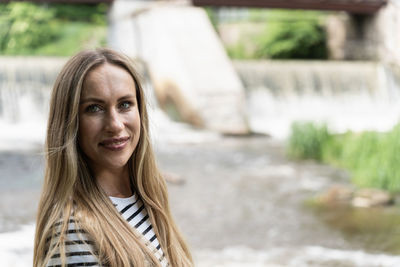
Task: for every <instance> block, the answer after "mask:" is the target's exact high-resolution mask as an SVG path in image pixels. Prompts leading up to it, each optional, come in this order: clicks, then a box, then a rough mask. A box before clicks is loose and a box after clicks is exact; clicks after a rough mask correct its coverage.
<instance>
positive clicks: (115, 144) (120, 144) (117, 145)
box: [99, 137, 129, 151]
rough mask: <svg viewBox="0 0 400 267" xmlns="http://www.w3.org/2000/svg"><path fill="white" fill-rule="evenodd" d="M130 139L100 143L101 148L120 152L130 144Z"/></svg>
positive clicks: (112, 139)
mask: <svg viewBox="0 0 400 267" xmlns="http://www.w3.org/2000/svg"><path fill="white" fill-rule="evenodd" d="M128 140H129V137H121V138H110V139H106V140H104V141H102V142H100V144H99V145H100V146H102V147H104V148H106V149H108V150H112V151H118V150H122V149H124V147H125V146H126V144H127V143H128Z"/></svg>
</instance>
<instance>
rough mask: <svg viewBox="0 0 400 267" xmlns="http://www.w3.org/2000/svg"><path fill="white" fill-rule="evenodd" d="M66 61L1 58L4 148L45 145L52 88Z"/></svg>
mask: <svg viewBox="0 0 400 267" xmlns="http://www.w3.org/2000/svg"><path fill="white" fill-rule="evenodd" d="M65 61H66V59H64V58H36V57H1V58H0V148H2V149H15V148H20V149H30V148H31V147H32V145H34V146H37V145H41V144H43V142H44V134H45V128H46V118H47V115H48V105H49V98H50V91H51V87H52V85H53V83H54V81H55V79H56V76H57V74H58V72H59V70H60V69H61V67H62V65H63V64H64V63H65Z"/></svg>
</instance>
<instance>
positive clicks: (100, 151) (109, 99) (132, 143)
mask: <svg viewBox="0 0 400 267" xmlns="http://www.w3.org/2000/svg"><path fill="white" fill-rule="evenodd" d="M139 137H140V116H139V110H138V102H137V98H136V87H135V82H134V80H133V78H132V76H131V75H130V74H129V73H128V72H127V71H126V70H125V69H123V68H121V67H118V66H116V65H112V64H107V63H106V64H103V65H101V66H99V67H96V68H95V69H93V70H91V71H90V72H89V73H88V74H87V76H86V78H85V80H84V83H83V88H82V93H81V101H80V105H79V137H78V139H79V146H80V147H81V149H82V150H83V152H84V153H85V155H86V156H87V157H88V159H89V165H90V167H91V168H92V169H93V170H94V171H95V172H96V171H100V170H104V169H108V170H112V169H115V170H117V169H121V168H123V167H124V166H126V164H127V162H128V160H129V158H130V157H131V155H132V153H133V152H134V150H135V148H136V146H137V144H138V141H139Z"/></svg>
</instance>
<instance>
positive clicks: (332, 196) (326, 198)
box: [317, 185, 354, 205]
mask: <svg viewBox="0 0 400 267" xmlns="http://www.w3.org/2000/svg"><path fill="white" fill-rule="evenodd" d="M353 193H354V190H353V189H352V188H349V187H348V186H344V185H334V186H332V187H330V188H329V189H328V190H327V191H326V192H324V193H322V194H321V195H320V196H318V197H317V201H318V202H319V203H321V204H325V205H337V204H348V203H349V202H350V201H351V199H352V197H353Z"/></svg>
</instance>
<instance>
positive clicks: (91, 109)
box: [85, 105, 101, 113]
mask: <svg viewBox="0 0 400 267" xmlns="http://www.w3.org/2000/svg"><path fill="white" fill-rule="evenodd" d="M100 110H101V108H100V107H99V106H98V105H90V106H88V107H87V108H86V110H85V111H86V112H88V113H96V112H99V111H100Z"/></svg>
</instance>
